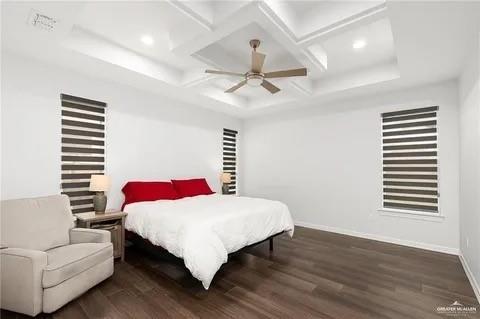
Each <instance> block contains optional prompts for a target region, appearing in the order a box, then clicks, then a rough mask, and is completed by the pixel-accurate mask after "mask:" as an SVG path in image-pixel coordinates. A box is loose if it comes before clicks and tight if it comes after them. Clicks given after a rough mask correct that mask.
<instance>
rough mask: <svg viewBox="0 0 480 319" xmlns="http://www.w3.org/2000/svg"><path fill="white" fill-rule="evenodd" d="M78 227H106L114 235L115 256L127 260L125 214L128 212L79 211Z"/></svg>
mask: <svg viewBox="0 0 480 319" xmlns="http://www.w3.org/2000/svg"><path fill="white" fill-rule="evenodd" d="M75 216H77V227H80V228H93V229H104V230H108V231H110V233H111V235H112V244H113V257H114V258H118V257H120V258H121V260H122V261H124V260H125V216H127V213H124V212H120V211H114V212H106V213H105V214H95V212H88V213H78V214H75Z"/></svg>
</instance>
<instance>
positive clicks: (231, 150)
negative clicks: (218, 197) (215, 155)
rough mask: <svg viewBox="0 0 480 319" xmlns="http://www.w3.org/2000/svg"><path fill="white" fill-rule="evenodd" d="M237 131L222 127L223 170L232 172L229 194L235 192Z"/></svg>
mask: <svg viewBox="0 0 480 319" xmlns="http://www.w3.org/2000/svg"><path fill="white" fill-rule="evenodd" d="M237 134H238V132H237V131H234V130H229V129H226V128H224V129H223V171H224V172H226V173H230V174H232V182H231V183H230V184H229V185H228V189H229V194H232V195H234V194H236V193H237Z"/></svg>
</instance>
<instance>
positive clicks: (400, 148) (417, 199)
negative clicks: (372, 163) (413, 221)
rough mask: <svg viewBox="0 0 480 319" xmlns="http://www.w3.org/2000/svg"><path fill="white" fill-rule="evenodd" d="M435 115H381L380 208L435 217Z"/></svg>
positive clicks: (424, 111)
mask: <svg viewBox="0 0 480 319" xmlns="http://www.w3.org/2000/svg"><path fill="white" fill-rule="evenodd" d="M437 112H438V106H431V107H424V108H418V109H410V110H403V111H397V112H389V113H383V114H382V135H383V136H382V141H383V142H382V148H383V151H382V154H383V207H385V208H394V209H403V210H413V211H422V212H429V213H438V197H439V193H438V153H437V139H438V134H437V133H438V132H437Z"/></svg>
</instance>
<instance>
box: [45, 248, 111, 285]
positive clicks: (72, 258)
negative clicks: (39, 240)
mask: <svg viewBox="0 0 480 319" xmlns="http://www.w3.org/2000/svg"><path fill="white" fill-rule="evenodd" d="M112 256H113V247H112V243H85V244H74V245H67V246H62V247H58V248H54V249H50V250H47V258H48V263H47V267H45V269H44V271H43V280H42V284H43V287H44V288H49V287H53V286H56V285H58V284H60V283H61V282H63V281H65V280H68V279H70V278H72V277H75V276H77V275H78V274H80V273H81V272H84V271H85V270H87V269H90V268H92V267H93V266H95V265H97V264H100V263H101V262H103V261H105V260H107V259H109V258H112Z"/></svg>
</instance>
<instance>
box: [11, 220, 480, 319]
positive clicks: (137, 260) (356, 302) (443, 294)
mask: <svg viewBox="0 0 480 319" xmlns="http://www.w3.org/2000/svg"><path fill="white" fill-rule="evenodd" d="M454 301H458V302H460V303H462V304H463V305H469V306H471V305H475V306H477V314H476V315H470V316H463V317H461V318H466V317H468V318H480V306H478V302H477V301H476V299H475V296H474V292H473V290H472V288H471V286H470V284H469V282H468V279H467V277H466V275H465V272H464V271H463V268H462V265H461V263H460V260H459V258H458V257H457V256H453V255H447V254H441V253H435V252H429V251H425V250H420V249H415V248H409V247H404V246H399V245H393V244H387V243H382V242H377V241H372V240H367V239H360V238H355V237H349V236H344V235H339V234H334V233H328V232H323V231H318V230H311V229H307V228H301V227H297V228H296V231H295V236H294V238H293V239H290V238H289V237H288V236H287V235H282V236H280V237H277V238H276V239H275V250H274V251H273V252H269V249H268V242H265V243H263V244H260V245H258V246H255V247H252V248H248V249H246V250H245V251H242V252H240V253H238V254H235V255H233V256H231V258H230V261H229V262H228V263H227V264H225V265H223V267H222V269H221V270H220V271H219V272H218V273H217V275H216V276H215V279H214V282H213V283H212V286H211V288H210V290H208V291H205V290H204V289H203V288H202V286H201V284H200V283H199V282H198V281H196V280H195V279H194V278H192V277H191V275H190V274H189V272H188V270H186V269H185V268H184V266H183V264H182V261H181V260H178V259H176V258H173V257H172V256H171V255H169V254H167V253H161V254H157V255H156V256H155V257H154V256H151V255H149V254H147V253H145V252H143V251H138V250H137V249H135V248H128V249H127V255H126V262H125V263H120V262H117V263H116V264H115V274H114V276H113V277H112V278H110V279H108V280H106V281H105V282H103V283H101V284H100V285H98V286H97V287H95V288H93V289H91V290H90V291H88V292H87V293H85V294H84V295H83V296H81V297H79V298H78V299H76V300H74V301H73V302H71V303H69V304H68V305H66V306H65V307H63V308H62V309H61V310H59V311H57V312H56V313H54V314H52V315H48V316H42V315H41V316H40V317H49V318H50V317H53V318H212V319H213V318H349V319H350V318H422V319H423V318H446V315H440V314H438V313H437V311H436V309H437V307H439V306H448V305H450V304H452V303H453V302H454ZM23 317H24V316H22V315H18V314H14V313H11V312H7V311H2V318H23ZM448 318H452V317H448Z"/></svg>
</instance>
